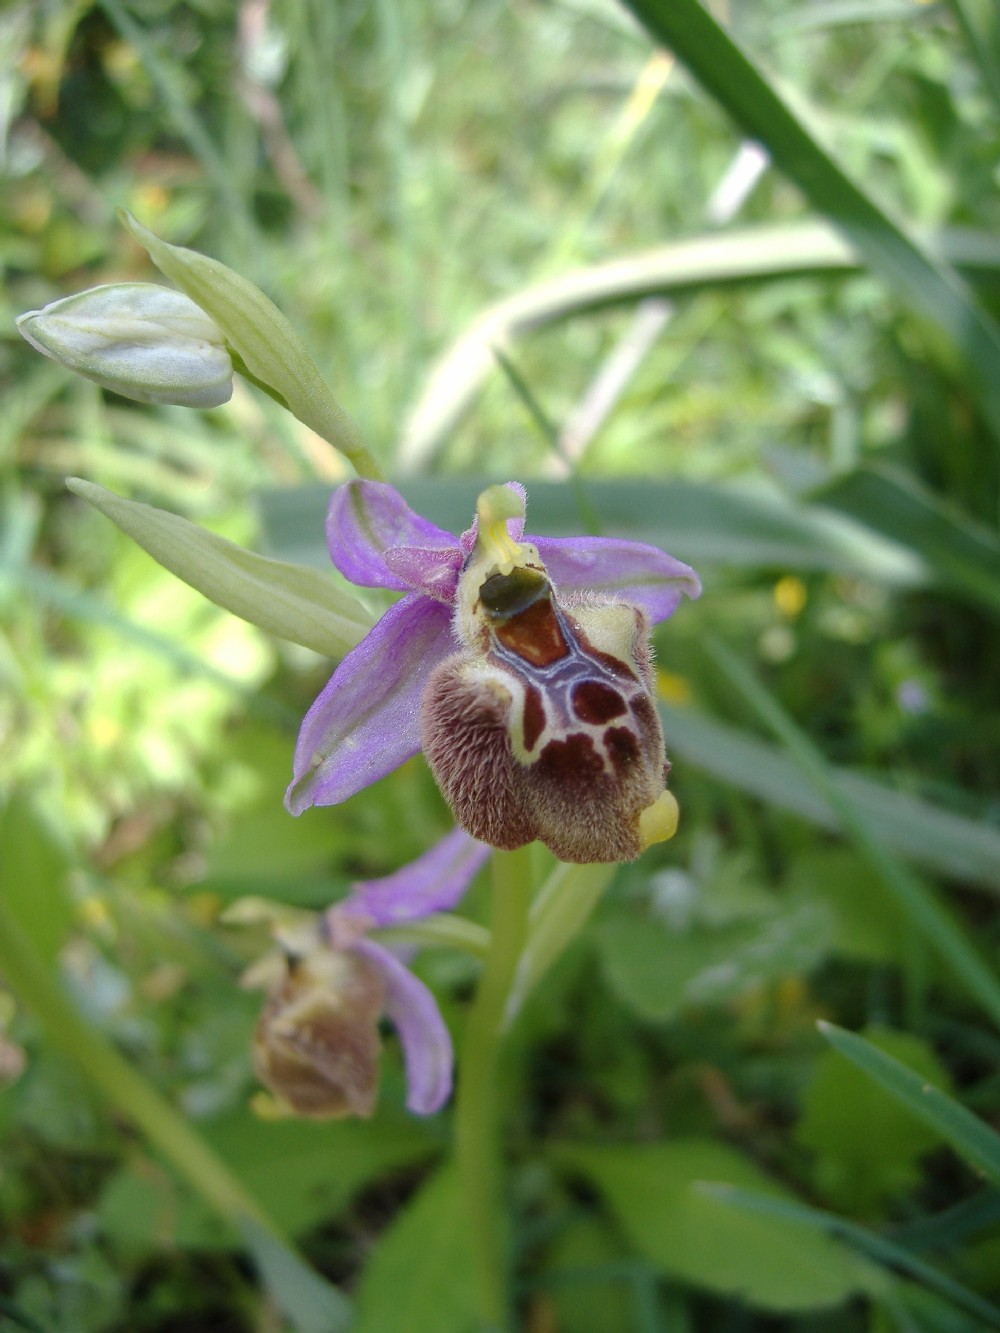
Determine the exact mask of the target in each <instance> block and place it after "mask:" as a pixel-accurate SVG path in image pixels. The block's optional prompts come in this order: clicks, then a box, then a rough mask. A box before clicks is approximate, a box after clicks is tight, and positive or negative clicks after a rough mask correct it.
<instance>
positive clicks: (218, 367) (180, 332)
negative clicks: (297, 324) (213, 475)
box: [17, 282, 233, 407]
mask: <svg viewBox="0 0 1000 1333" xmlns="http://www.w3.org/2000/svg"><path fill="white" fill-rule="evenodd" d="M17 328H18V332H19V333H20V334H21V336H22V338H24V339H25V340H26V341H27V342H29V343H31V345H32V347H34V348H35V349H36V350H37V351H39V352H41V353H42V354H43V355H44V356H48V357H51V358H52V360H53V361H58V362H59V363H60V364H61V365H64V366H66V367H67V368H68V369H70V370H74V371H76V373H77V374H78V375H83V376H85V378H87V379H90V380H94V381H95V382H96V383H97V384H100V385H102V386H103V387H104V388H105V389H113V390H114V392H115V393H120V394H123V395H124V396H125V397H126V398H134V399H136V400H137V401H138V402H140V403H175V404H177V405H178V406H180V407H218V406H219V405H220V404H221V403H226V402H228V401H229V399H230V398H231V397H232V392H233V363H232V359H231V357H230V355H229V352H228V351H227V349H226V344H225V337H224V335H223V333H222V330H221V329H220V328H219V327H218V325H217V324H215V323H214V322H213V321H212V320H211V319H209V317H208V316H207V315H206V314H205V312H204V311H203V310H202V309H201V307H200V306H198V305H196V304H195V303H194V301H192V300H191V299H190V297H187V296H185V295H184V293H183V292H178V291H174V290H173V289H172V288H170V287H160V286H157V285H156V284H155V283H148V282H123V283H114V284H111V285H109V286H106V287H91V288H90V289H89V290H87V291H84V292H79V293H78V294H77V295H76V296H67V297H65V298H64V299H63V300H61V301H53V302H52V304H51V305H47V306H45V307H44V309H42V310H30V311H28V313H27V314H25V315H21V317H20V318H19V319H18V320H17Z"/></svg>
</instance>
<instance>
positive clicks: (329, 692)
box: [285, 593, 455, 815]
mask: <svg viewBox="0 0 1000 1333" xmlns="http://www.w3.org/2000/svg"><path fill="white" fill-rule="evenodd" d="M454 651H455V644H454V642H453V640H452V637H451V613H450V611H449V609H448V608H447V607H446V606H443V605H442V604H441V603H440V602H432V601H431V600H430V598H428V597H424V595H423V594H422V593H411V594H410V595H409V597H404V598H403V599H402V601H400V602H397V603H396V605H395V606H393V607H390V609H389V610H388V611H387V612H386V613H385V615H384V616H383V617H382V619H381V620H380V621H379V622H378V624H377V625H375V627H374V628H373V629H372V630H371V632H370V633H369V634H367V635H366V636H365V638H364V639H362V641H361V642H360V643H359V644H358V646H357V647H356V648H355V649H354V650H353V651H352V652H350V653H348V654H347V656H346V657H345V658H344V660H343V661H342V662H341V664H340V666H339V667H338V668H337V670H336V671H335V672H334V673H333V675H332V677H331V678H330V681H329V683H328V684H327V686H326V688H325V689H324V690H323V692H322V694H321V695H320V696H319V698H318V699H317V700H316V702H315V703H314V704H313V706H312V708H310V709H309V712H308V713H307V714H306V716H305V720H304V721H303V723H302V729H301V730H300V732H299V740H298V744H297V745H296V747H295V763H294V777H293V779H292V783H291V785H290V786H289V788H288V791H287V792H286V793H285V804H286V806H287V807H288V809H289V810H290V811H291V812H292V814H293V815H299V814H301V813H302V811H303V810H305V809H307V808H308V807H309V806H310V805H336V804H338V802H340V801H346V800H347V798H348V796H353V795H354V793H355V792H358V791H360V790H361V789H362V787H367V786H369V785H370V784H371V783H373V782H376V781H377V780H378V779H379V778H382V777H385V775H386V773H391V772H392V770H393V769H394V768H398V767H399V765H400V764H401V763H402V762H403V760H404V759H408V758H409V757H410V755H411V754H416V752H417V751H418V750H419V749H420V725H419V712H420V697H421V695H422V694H423V690H424V685H425V684H426V682H427V678H428V676H429V675H430V674H431V672H432V671H433V670H434V668H435V667H436V666H437V664H438V663H439V662H440V661H442V660H443V659H444V658H445V657H447V656H448V654H449V653H452V652H454Z"/></svg>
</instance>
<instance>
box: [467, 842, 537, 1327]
mask: <svg viewBox="0 0 1000 1333" xmlns="http://www.w3.org/2000/svg"><path fill="white" fill-rule="evenodd" d="M492 864H493V931H492V940H491V945H490V952H489V954H488V955H487V958H486V965H485V967H484V969H483V974H482V977H481V978H480V982H479V988H478V990H477V992H476V997H475V999H474V1000H473V1002H472V1008H471V1009H470V1011H469V1016H468V1019H467V1021H466V1027H465V1037H464V1040H463V1043H462V1061H461V1076H460V1083H459V1090H458V1104H457V1107H456V1113H455V1115H456V1120H455V1149H456V1153H457V1156H458V1169H459V1172H460V1174H461V1178H462V1192H463V1196H464V1198H465V1203H466V1209H467V1212H468V1221H469V1227H470V1237H471V1243H472V1251H473V1259H474V1263H475V1272H476V1285H477V1291H478V1303H479V1314H480V1320H481V1329H482V1333H502V1330H505V1329H506V1328H508V1327H509V1322H508V1321H509V1310H508V1297H507V1272H506V1269H507V1261H506V1237H505V1234H504V1221H503V1211H502V1207H501V1156H500V1145H499V1134H498V1131H499V1117H498V1115H497V1083H498V1079H497V1071H498V1062H499V1055H500V1045H501V1036H502V1032H503V1026H504V1014H505V1011H506V1008H507V998H508V996H509V994H510V988H511V985H512V984H513V981H514V977H515V975H516V973H517V966H518V962H519V960H520V958H521V954H522V952H523V950H524V946H525V942H526V940H527V935H528V913H529V910H530V907H531V848H530V847H522V848H520V849H519V850H518V851H516V852H494V853H493V863H492Z"/></svg>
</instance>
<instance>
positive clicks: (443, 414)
mask: <svg viewBox="0 0 1000 1333" xmlns="http://www.w3.org/2000/svg"><path fill="white" fill-rule="evenodd" d="M922 243H923V244H924V245H926V248H927V251H928V253H930V254H932V255H934V256H936V257H937V262H939V263H940V264H942V265H945V266H947V265H955V266H956V267H957V268H960V269H962V270H968V271H969V272H970V273H975V272H977V271H978V272H995V271H996V269H997V268H998V267H1000V240H998V239H997V238H996V237H995V236H992V235H990V234H989V233H987V232H982V231H975V230H972V229H966V228H949V229H947V230H944V231H941V232H938V233H936V234H933V235H929V236H928V237H927V238H926V239H925V240H924V241H923V242H922ZM862 258H863V252H862V251H861V249H860V248H858V247H855V246H854V245H853V244H852V243H849V239H845V238H844V237H843V236H841V235H839V234H838V233H837V232H836V231H835V230H833V228H831V227H830V226H828V225H827V224H826V223H825V222H819V221H816V220H813V221H809V222H798V223H790V224H789V223H779V224H776V225H773V226H766V227H747V228H740V229H734V230H730V231H726V232H724V233H722V234H721V235H717V234H712V233H708V234H707V235H705V236H694V237H690V238H688V239H686V240H682V241H676V242H674V243H673V244H671V245H664V246H659V247H657V248H656V249H654V250H647V251H643V252H641V253H639V254H633V255H628V256H626V257H625V258H622V259H615V260H611V261H609V262H608V263H605V264H594V265H591V266H589V267H587V268H582V269H574V270H572V271H571V272H568V273H564V274H562V275H560V276H559V277H558V278H551V279H548V280H546V281H544V282H540V283H537V284H535V285H533V286H530V287H525V288H524V289H522V290H521V291H519V292H515V293H514V295H513V296H509V297H506V298H505V299H504V300H502V301H499V302H497V303H496V304H495V305H491V306H488V307H487V308H486V309H485V310H484V311H483V312H482V313H481V314H480V315H478V316H477V317H476V318H475V319H474V320H473V321H472V323H471V324H470V325H469V326H468V327H467V328H466V329H465V331H464V332H463V333H462V334H460V335H459V337H458V338H457V339H456V340H455V341H454V342H453V343H452V344H451V345H450V346H449V347H448V348H446V349H445V351H444V352H443V353H442V355H441V356H440V357H439V358H438V359H437V361H436V362H435V364H434V366H433V368H432V369H431V371H430V373H429V375H428V376H427V379H426V383H425V385H424V388H423V391H422V393H421V395H420V398H419V399H418V400H417V402H416V404H415V405H414V406H413V407H412V408H411V410H410V412H409V414H408V417H407V421H406V425H405V427H404V430H403V437H402V439H401V441H400V444H399V449H398V451H397V455H396V459H395V462H394V467H395V468H396V469H397V470H398V471H400V472H404V473H415V472H419V471H420V470H421V469H422V468H423V467H425V466H426V464H427V462H428V460H429V459H430V458H432V457H433V455H434V453H435V452H436V451H437V449H438V448H439V447H440V446H441V445H442V444H443V442H444V441H445V439H447V437H448V434H449V433H450V431H451V430H452V429H453V428H454V427H455V425H456V424H457V423H458V422H459V421H460V420H461V419H462V417H463V416H464V414H465V413H466V412H467V411H468V410H469V408H470V407H471V405H472V403H473V402H474V401H475V398H476V395H477V394H478V392H479V390H480V389H481V388H482V385H483V382H484V381H485V379H486V378H487V376H488V375H489V374H490V373H491V372H492V371H493V369H494V367H495V364H496V358H495V356H494V351H493V349H494V348H495V347H498V346H499V347H504V346H507V347H509V346H510V344H511V343H512V342H514V341H516V340H517V339H518V338H523V337H525V336H526V335H528V334H529V333H533V332H535V331H537V330H539V329H543V328H547V327H549V326H550V325H553V324H558V323H560V322H561V321H562V320H566V319H574V318H576V317H578V316H580V315H588V314H593V313H595V312H597V311H599V310H606V309H609V308H611V307H614V306H621V305H631V304H633V303H635V302H638V301H642V300H645V299H646V298H648V297H651V296H668V295H669V296H677V295H683V294H685V293H690V292H696V291H703V290H707V289H711V290H718V289H719V288H720V287H725V288H728V287H735V286H742V285H745V284H750V283H760V282H769V281H775V280H778V279H782V278H803V277H823V276H826V277H835V276H838V275H845V274H850V273H856V272H858V271H859V269H860V268H861V267H862V262H861V259H862Z"/></svg>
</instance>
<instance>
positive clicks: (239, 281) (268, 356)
mask: <svg viewBox="0 0 1000 1333" xmlns="http://www.w3.org/2000/svg"><path fill="white" fill-rule="evenodd" d="M119 216H120V217H121V220H122V222H123V223H124V225H125V226H126V227H127V228H128V230H129V231H130V232H131V233H132V235H133V236H134V237H135V239H136V240H137V241H138V242H139V244H140V245H142V246H144V247H145V249H146V250H147V251H148V252H149V256H150V258H151V259H152V261H153V263H154V264H155V265H156V266H157V268H158V269H159V270H160V272H161V273H163V274H165V275H166V276H167V277H168V278H169V279H170V280H171V282H176V284H177V286H178V287H180V288H181V289H182V290H183V291H185V292H186V293H187V294H188V296H189V297H191V299H192V300H193V301H196V302H197V303H198V305H199V306H200V307H201V308H202V310H204V311H205V312H206V313H207V314H208V315H210V316H211V318H212V319H213V320H215V322H216V323H217V324H218V325H219V327H220V328H221V329H222V331H223V333H224V335H225V338H226V342H227V344H228V346H229V348H230V349H231V351H232V352H233V353H234V354H235V356H236V357H237V358H238V362H237V369H238V370H240V371H241V372H242V373H244V374H246V375H247V376H248V378H249V379H251V380H253V381H254V383H256V384H257V385H259V386H260V387H261V388H262V389H264V390H265V391H266V392H267V393H269V394H270V395H271V396H272V397H273V398H275V399H277V401H278V402H280V403H282V404H283V405H284V406H285V407H287V408H288V410H289V411H290V412H291V413H292V414H293V415H294V416H296V417H298V419H299V421H301V422H303V423H304V424H305V425H306V426H309V427H310V429H311V430H314V431H316V433H317V434H318V435H321V436H322V437H323V439H325V440H328V441H329V442H330V443H331V444H332V445H334V446H335V447H336V448H337V449H339V450H340V451H341V453H342V454H344V455H345V456H346V457H347V458H349V459H350V461H351V462H352V463H353V464H354V466H355V468H356V469H357V470H358V472H359V473H360V474H361V475H362V476H364V477H378V476H380V475H381V473H380V470H379V468H378V467H377V465H376V464H375V462H374V460H373V459H372V457H371V455H370V454H369V452H368V448H367V446H366V445H365V442H364V440H363V439H362V436H361V432H360V431H359V430H358V427H357V426H356V424H355V423H354V421H352V420H351V418H350V417H349V416H348V414H347V413H346V412H345V411H344V409H343V408H342V407H341V406H340V404H339V403H338V402H337V400H336V398H334V396H333V394H332V392H331V391H330V388H329V386H328V385H327V383H326V381H325V380H324V378H323V376H322V374H321V373H320V370H319V367H318V366H317V365H316V362H315V361H314V360H313V358H312V356H310V354H309V352H308V350H307V349H306V346H305V344H304V343H303V341H302V339H301V338H300V337H299V335H298V334H297V333H296V331H295V329H294V328H293V327H292V325H291V324H290V323H289V321H288V320H287V319H286V318H285V316H284V315H283V314H282V313H281V311H280V310H279V309H278V307H277V306H276V305H275V304H274V302H273V301H271V300H269V299H268V297H266V296H265V295H264V293H263V292H262V291H261V290H260V289H259V288H258V287H255V286H254V285H253V283H252V282H248V281H247V279H246V278H243V277H241V276H240V275H239V274H238V273H234V272H233V270H232V269H230V268H227V267H226V266H225V264H220V263H219V261H218V260H217V259H209V258H208V257H207V256H205V255H200V254H198V253H197V252H196V251H194V250H186V249H184V248H183V247H182V246H179V245H170V244H168V243H167V242H166V241H162V240H160V238H159V237H158V236H156V235H154V233H153V232H151V231H149V230H148V229H147V228H146V227H143V226H142V225H141V224H140V223H138V222H137V221H136V220H135V218H134V217H132V215H131V213H127V212H125V211H124V210H123V211H121V212H120V213H119Z"/></svg>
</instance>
